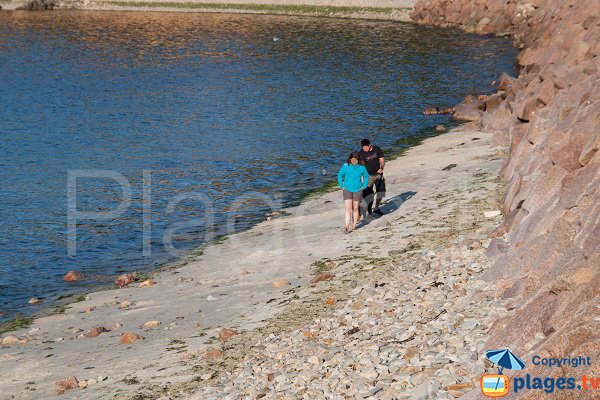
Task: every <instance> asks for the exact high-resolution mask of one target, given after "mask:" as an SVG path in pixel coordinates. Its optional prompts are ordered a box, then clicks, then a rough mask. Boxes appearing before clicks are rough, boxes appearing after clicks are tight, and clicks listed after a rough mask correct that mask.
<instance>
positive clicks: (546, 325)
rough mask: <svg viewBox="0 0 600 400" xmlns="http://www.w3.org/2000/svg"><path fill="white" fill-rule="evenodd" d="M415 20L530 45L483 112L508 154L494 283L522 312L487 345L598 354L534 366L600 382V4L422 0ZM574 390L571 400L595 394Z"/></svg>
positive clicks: (499, 326)
mask: <svg viewBox="0 0 600 400" xmlns="http://www.w3.org/2000/svg"><path fill="white" fill-rule="evenodd" d="M411 18H412V19H413V21H415V22H417V23H420V24H428V25H435V26H456V27H459V28H461V29H464V30H465V31H468V32H474V33H484V34H485V33H496V34H510V35H512V36H513V37H514V38H515V44H516V45H518V46H519V47H520V48H521V49H522V51H521V52H520V54H519V56H518V60H517V61H518V65H519V74H518V77H517V78H516V79H511V78H509V77H507V76H504V77H502V79H500V80H499V82H498V85H499V92H498V94H497V95H495V96H490V97H489V98H487V99H485V100H483V103H484V104H483V107H482V106H481V104H480V106H479V108H478V110H476V112H475V113H479V114H480V115H479V116H478V117H480V123H481V124H482V125H483V127H484V128H485V129H489V130H493V131H495V132H496V138H497V140H498V141H499V142H501V143H504V144H506V146H507V148H508V149H509V154H508V159H507V161H506V164H505V165H504V168H503V172H502V173H503V176H504V177H505V178H506V180H507V181H508V182H509V184H508V189H507V191H506V193H505V195H504V198H503V201H502V212H503V214H504V216H505V219H504V222H503V224H502V225H501V226H500V227H499V228H498V229H497V230H496V232H494V235H493V236H495V237H496V238H495V239H494V240H493V241H492V244H491V246H490V248H489V249H488V252H489V253H490V256H492V257H493V259H494V260H495V262H494V267H493V268H492V269H491V271H490V273H488V275H487V278H488V279H490V280H496V281H497V282H498V284H499V286H498V287H499V291H498V296H499V297H501V298H505V299H510V301H511V302H512V304H513V306H514V308H515V311H516V312H515V315H514V317H512V318H510V319H507V320H502V321H497V322H496V324H495V326H494V328H493V339H492V341H491V342H490V343H489V346H490V347H496V346H512V347H513V350H515V351H516V352H517V353H519V354H522V355H523V357H524V358H525V359H526V360H527V359H528V357H527V354H528V355H529V356H531V355H533V354H539V355H541V356H549V355H552V356H554V357H566V356H578V355H585V356H591V357H592V361H593V362H592V365H591V366H586V367H580V368H578V369H577V370H569V369H567V370H565V369H564V368H563V369H561V368H553V369H550V368H547V367H535V366H533V365H531V363H529V364H528V366H527V371H526V372H528V373H530V374H532V375H534V374H536V373H538V376H544V375H549V374H550V373H551V374H552V375H555V376H561V375H563V374H566V375H567V376H568V375H571V376H573V375H575V376H576V375H579V376H581V375H584V374H586V373H587V374H588V375H589V374H592V375H593V374H594V372H595V374H596V375H595V376H600V374H599V371H600V345H599V340H600V317H599V315H600V297H599V294H600V274H599V272H598V271H599V267H600V223H599V215H600V192H599V186H600V154H598V149H599V148H600V90H599V89H600V85H599V83H600V75H599V67H600V61H599V60H600V58H599V57H598V54H599V53H600V2H599V1H598V0H560V1H556V0H528V1H526V0H421V1H419V2H418V3H417V4H416V6H415V10H414V11H413V13H412V15H411ZM487 101H490V106H489V107H486V104H485V103H486V102H487ZM480 102H481V101H480ZM481 109H486V111H485V112H483V111H479V110H481ZM457 111H458V110H457ZM473 119H479V118H473ZM529 360H531V358H530V357H529ZM594 360H595V361H594ZM574 372H576V373H574ZM535 392H537V391H530V392H529V394H528V395H526V397H527V396H532V395H534V394H535V396H539V393H535ZM575 392H577V393H575V396H574V397H573V396H571V395H569V396H568V397H567V398H591V397H590V394H589V393H585V391H575ZM525 393H527V392H525Z"/></svg>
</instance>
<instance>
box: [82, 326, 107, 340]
mask: <svg viewBox="0 0 600 400" xmlns="http://www.w3.org/2000/svg"><path fill="white" fill-rule="evenodd" d="M104 332H110V331H109V330H108V329H106V328H105V327H103V326H101V325H98V326H94V327H93V328H92V329H90V330H89V331H88V333H86V334H85V337H87V338H93V337H97V336H100V334H102V333H104Z"/></svg>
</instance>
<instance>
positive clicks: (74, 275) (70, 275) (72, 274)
mask: <svg viewBox="0 0 600 400" xmlns="http://www.w3.org/2000/svg"><path fill="white" fill-rule="evenodd" d="M82 279H83V274H82V273H81V272H77V271H69V272H67V274H66V275H65V276H64V277H63V281H65V282H77V281H80V280H82Z"/></svg>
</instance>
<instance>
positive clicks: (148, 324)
mask: <svg viewBox="0 0 600 400" xmlns="http://www.w3.org/2000/svg"><path fill="white" fill-rule="evenodd" d="M159 325H160V321H148V322H145V323H144V328H156V327H157V326H159Z"/></svg>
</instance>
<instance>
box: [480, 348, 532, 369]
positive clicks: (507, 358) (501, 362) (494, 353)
mask: <svg viewBox="0 0 600 400" xmlns="http://www.w3.org/2000/svg"><path fill="white" fill-rule="evenodd" d="M485 358H487V359H488V360H490V361H491V362H493V363H494V364H496V365H498V373H499V374H502V369H503V368H506V369H512V370H519V369H523V368H525V363H524V362H523V361H522V360H521V359H520V358H519V357H517V356H515V355H514V354H513V352H512V351H510V350H509V349H504V350H489V351H486V353H485Z"/></svg>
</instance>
